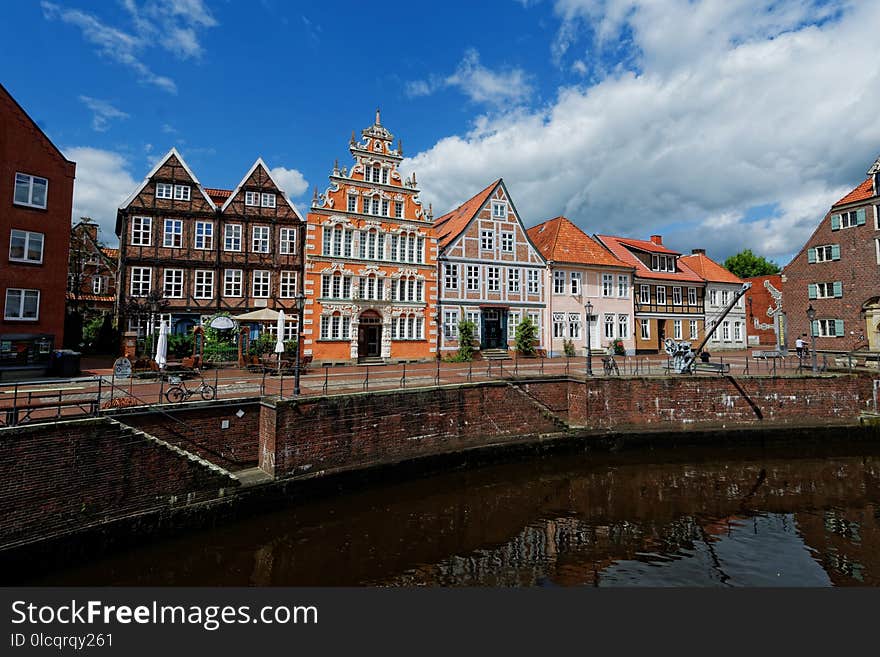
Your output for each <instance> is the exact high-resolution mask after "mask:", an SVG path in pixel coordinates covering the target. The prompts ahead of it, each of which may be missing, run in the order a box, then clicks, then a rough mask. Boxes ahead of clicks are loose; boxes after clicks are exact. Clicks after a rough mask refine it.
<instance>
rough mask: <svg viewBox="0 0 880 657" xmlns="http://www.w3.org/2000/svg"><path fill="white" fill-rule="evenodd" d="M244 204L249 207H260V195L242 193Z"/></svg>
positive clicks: (256, 193) (257, 193)
mask: <svg viewBox="0 0 880 657" xmlns="http://www.w3.org/2000/svg"><path fill="white" fill-rule="evenodd" d="M244 204H245V205H249V206H251V207H257V206H259V205H260V193H259V192H245V193H244Z"/></svg>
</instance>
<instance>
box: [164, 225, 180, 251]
mask: <svg viewBox="0 0 880 657" xmlns="http://www.w3.org/2000/svg"><path fill="white" fill-rule="evenodd" d="M163 234H164V238H163V240H162V246H164V247H166V248H170V249H179V248H180V247H182V246H183V220H182V219H166V220H165V230H164V233H163Z"/></svg>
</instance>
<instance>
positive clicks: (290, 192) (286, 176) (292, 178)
mask: <svg viewBox="0 0 880 657" xmlns="http://www.w3.org/2000/svg"><path fill="white" fill-rule="evenodd" d="M269 173H270V174H272V178H274V179H275V182H276V183H278V186H279V187H280V188H281V190H282V191H283V192H284V193H285V194H287V198H289V199H295V198H297V197H299V196H302V195H303V194H305V192H306V190H308V188H309V183H308V182H306V179H305V178H304V177H303V175H302V174H301V173H300V172H299V171H297V170H296V169H285V168H284V167H275V168H274V169H270V170H269Z"/></svg>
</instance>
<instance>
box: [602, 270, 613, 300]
mask: <svg viewBox="0 0 880 657" xmlns="http://www.w3.org/2000/svg"><path fill="white" fill-rule="evenodd" d="M602 296H603V297H613V296H614V275H613V274H602Z"/></svg>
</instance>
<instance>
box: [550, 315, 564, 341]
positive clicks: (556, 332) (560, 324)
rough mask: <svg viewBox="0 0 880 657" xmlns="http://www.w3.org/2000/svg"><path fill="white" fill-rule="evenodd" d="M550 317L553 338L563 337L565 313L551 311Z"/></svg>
mask: <svg viewBox="0 0 880 657" xmlns="http://www.w3.org/2000/svg"><path fill="white" fill-rule="evenodd" d="M552 319H553V337H554V339H558V338H565V337H566V333H565V328H566V327H565V313H553V317H552Z"/></svg>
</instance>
